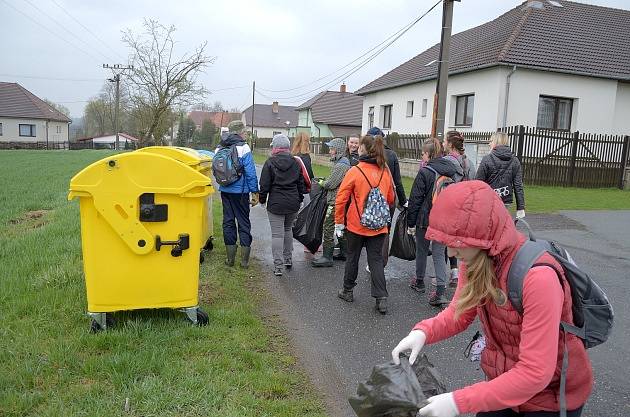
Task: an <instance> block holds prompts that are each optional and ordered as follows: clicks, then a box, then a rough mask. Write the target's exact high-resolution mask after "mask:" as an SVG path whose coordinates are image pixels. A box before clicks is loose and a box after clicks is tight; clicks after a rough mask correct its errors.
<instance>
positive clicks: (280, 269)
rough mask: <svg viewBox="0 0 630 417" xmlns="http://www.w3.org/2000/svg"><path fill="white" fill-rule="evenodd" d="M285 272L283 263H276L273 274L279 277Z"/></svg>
mask: <svg viewBox="0 0 630 417" xmlns="http://www.w3.org/2000/svg"><path fill="white" fill-rule="evenodd" d="M283 273H284V267H283V266H282V265H276V266H274V267H273V274H274V275H275V276H277V277H281V276H282V274H283Z"/></svg>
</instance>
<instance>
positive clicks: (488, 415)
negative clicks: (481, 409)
mask: <svg viewBox="0 0 630 417" xmlns="http://www.w3.org/2000/svg"><path fill="white" fill-rule="evenodd" d="M582 408H583V407H580V408H578V409H577V410H573V411H567V417H580V416H581V415H582ZM559 415H560V412H559V411H528V412H524V413H517V412H516V411H514V410H512V409H511V408H507V409H505V410H499V411H488V412H485V413H477V417H558V416H559Z"/></svg>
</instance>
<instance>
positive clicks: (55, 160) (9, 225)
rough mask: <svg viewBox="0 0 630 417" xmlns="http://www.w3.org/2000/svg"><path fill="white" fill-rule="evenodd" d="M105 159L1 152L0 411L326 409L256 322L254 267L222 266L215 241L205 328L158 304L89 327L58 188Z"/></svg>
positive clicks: (226, 415) (279, 336)
mask: <svg viewBox="0 0 630 417" xmlns="http://www.w3.org/2000/svg"><path fill="white" fill-rule="evenodd" d="M106 155H108V154H107V153H106V152H104V151H68V152H63V151H55V152H46V151H3V152H0V166H1V167H2V175H1V176H0V187H1V189H2V193H1V194H0V317H1V320H2V326H0V363H2V369H1V370H0V415H2V416H62V415H63V416H123V415H124V416H127V415H129V416H221V417H230V416H234V417H236V416H239V417H242V416H283V417H284V416H286V417H288V416H297V415H300V416H312V417H320V416H324V415H325V413H324V411H323V406H322V402H321V400H320V399H319V398H318V397H317V396H316V395H315V394H313V391H312V389H311V388H310V387H309V385H308V383H307V382H306V377H305V376H304V375H303V374H302V373H301V372H299V371H298V370H297V367H296V366H295V358H294V357H293V356H292V355H290V354H287V353H285V352H287V350H288V348H287V341H286V339H285V337H284V335H283V333H282V331H281V330H278V329H277V328H275V327H274V326H267V325H266V324H265V323H264V322H263V321H262V320H261V319H260V317H259V311H258V307H257V306H258V304H257V298H256V296H255V295H253V294H256V293H258V291H257V290H253V289H251V288H247V285H252V284H250V283H251V282H252V281H254V279H253V277H255V276H257V275H258V274H259V273H258V271H257V269H256V267H254V268H252V269H250V270H249V271H243V270H240V269H237V268H235V269H232V268H227V267H225V266H224V265H223V259H224V256H225V253H224V249H223V245H222V244H218V245H216V248H215V250H214V251H213V252H212V254H210V255H209V256H206V262H205V263H204V264H203V267H202V273H201V276H202V280H201V290H200V292H201V294H200V297H201V299H200V304H201V305H202V306H203V307H204V309H205V310H206V311H207V312H208V314H209V316H210V324H209V325H208V326H207V327H201V328H199V327H193V326H191V325H189V324H188V323H187V322H186V321H185V320H184V318H183V316H182V315H181V314H175V313H174V312H172V311H168V310H160V311H141V312H133V313H117V314H116V315H115V318H116V320H117V325H116V327H115V328H113V329H111V330H108V331H107V332H105V333H100V334H96V335H93V334H89V333H88V329H89V320H88V318H87V316H86V315H85V309H86V300H85V287H84V280H83V275H82V259H81V240H80V228H79V211H78V204H77V203H76V202H67V201H66V195H67V189H68V183H69V180H70V178H71V177H72V175H73V174H74V173H76V172H77V171H79V170H80V169H81V168H83V167H84V166H86V165H88V164H89V163H91V162H93V161H95V160H98V159H100V158H103V157H105V156H106ZM217 200H218V199H215V204H214V217H215V224H220V222H219V221H218V220H219V219H220V216H221V208H220V202H219V201H217ZM220 229H221V228H220V227H215V232H216V235H215V237H216V239H217V241H218V242H221V240H222V239H221V235H220ZM253 285H255V284H253ZM127 399H128V400H127ZM126 402H128V407H126V408H125V403H126Z"/></svg>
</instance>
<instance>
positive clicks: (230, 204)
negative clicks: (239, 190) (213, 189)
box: [221, 192, 252, 246]
mask: <svg viewBox="0 0 630 417" xmlns="http://www.w3.org/2000/svg"><path fill="white" fill-rule="evenodd" d="M221 202H222V203H223V243H225V244H226V245H236V235H237V230H238V238H239V240H240V242H241V246H251V245H252V234H251V230H252V225H251V223H250V221H249V193H243V194H232V193H224V192H221ZM237 225H238V226H237Z"/></svg>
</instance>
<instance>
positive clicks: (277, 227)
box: [267, 211, 297, 266]
mask: <svg viewBox="0 0 630 417" xmlns="http://www.w3.org/2000/svg"><path fill="white" fill-rule="evenodd" d="M296 215H297V213H290V214H273V213H271V212H269V211H267V216H268V217H269V226H270V227H271V253H272V254H273V264H274V265H275V266H281V265H283V264H284V261H285V260H289V259H291V254H292V253H293V231H292V230H291V228H292V227H293V220H295V216H296Z"/></svg>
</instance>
